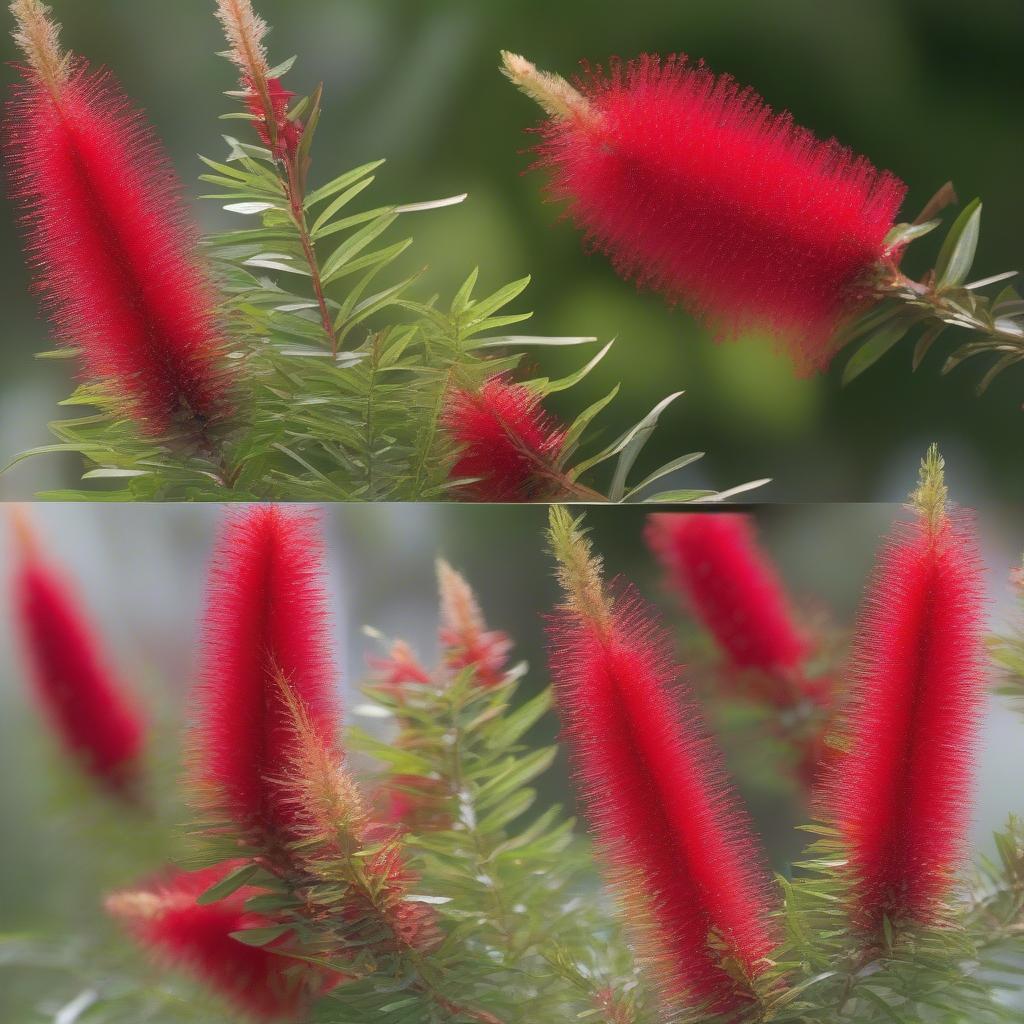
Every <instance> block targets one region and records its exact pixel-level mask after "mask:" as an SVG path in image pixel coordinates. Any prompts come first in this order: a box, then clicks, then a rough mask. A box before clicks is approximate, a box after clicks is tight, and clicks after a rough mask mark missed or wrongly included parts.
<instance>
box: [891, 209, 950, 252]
mask: <svg viewBox="0 0 1024 1024" xmlns="http://www.w3.org/2000/svg"><path fill="white" fill-rule="evenodd" d="M941 223H942V220H941V218H938V217H937V218H936V219H935V220H929V221H925V222H924V223H923V224H897V225H896V226H895V227H894V228H893V229H892V230H891V231H890V232H889V234H887V235H886V236H885V242H884V243H883V244H884V245H885V247H886V248H887V249H893V248H895V247H896V246H897V245H908V244H909V243H910V242H912V241H914V239H915V238H921V237H923V236H924V235H927V234H929V233H930V232H932V231H934V230H935V229H936V228H937V227H938V226H939V225H940V224H941Z"/></svg>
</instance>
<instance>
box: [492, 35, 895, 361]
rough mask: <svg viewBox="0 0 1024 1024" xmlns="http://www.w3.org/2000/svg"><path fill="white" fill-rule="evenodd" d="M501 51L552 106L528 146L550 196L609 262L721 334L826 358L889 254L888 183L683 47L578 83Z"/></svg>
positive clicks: (510, 71) (522, 83)
mask: <svg viewBox="0 0 1024 1024" xmlns="http://www.w3.org/2000/svg"><path fill="white" fill-rule="evenodd" d="M504 60H505V65H504V70H505V73H506V75H507V76H508V77H509V78H510V79H511V80H512V81H513V82H514V83H515V84H516V85H517V86H519V87H520V88H521V89H522V90H523V91H524V92H525V93H527V95H529V96H531V97H532V98H533V99H535V100H536V101H538V102H539V103H540V104H541V106H542V107H544V109H545V110H546V111H547V113H548V114H549V118H548V120H547V121H546V122H545V123H544V125H543V126H542V128H541V129H540V132H541V143H540V145H539V147H538V154H539V164H540V166H543V167H546V168H548V169H549V170H550V173H551V184H550V194H551V196H552V197H553V198H554V199H556V200H567V201H568V213H569V215H570V217H571V218H572V220H573V221H574V223H575V224H576V225H577V227H579V228H580V229H581V230H582V231H583V232H584V234H585V236H586V240H587V242H588V244H589V245H591V246H592V247H594V248H596V249H598V250H600V251H601V252H603V253H605V254H606V255H607V256H608V257H609V258H610V259H611V261H612V263H613V265H614V267H615V269H616V270H617V271H618V273H620V274H621V275H623V276H624V277H627V278H631V279H633V280H635V281H636V282H637V284H638V285H640V286H642V287H649V288H652V289H654V290H655V291H657V292H660V293H661V294H662V295H663V296H665V297H666V298H667V299H668V300H669V301H670V302H672V303H677V302H678V303H681V304H683V305H684V306H685V307H686V308H687V309H688V310H689V311H690V312H692V313H693V314H695V315H696V316H698V317H700V318H702V319H703V320H705V321H706V322H707V323H708V324H709V325H710V326H711V327H712V328H713V329H714V330H715V331H716V333H718V334H720V335H723V336H734V335H737V334H739V333H740V332H743V331H747V330H751V329H757V330H765V331H768V332H770V333H772V334H774V335H776V336H778V337H780V338H783V339H785V340H786V342H787V347H788V349H789V351H790V353H791V355H792V357H793V359H794V362H795V363H796V364H797V366H798V367H799V368H801V369H803V370H808V371H809V370H815V369H820V368H822V367H824V366H825V365H827V364H828V362H829V360H830V358H831V356H832V355H833V354H834V353H833V350H832V348H831V347H830V344H829V340H830V337H831V336H832V335H833V333H834V331H835V328H836V326H837V324H838V322H839V321H840V320H841V319H842V318H843V317H844V316H845V315H846V314H847V313H849V312H850V311H851V310H852V308H853V307H855V306H857V305H858V304H859V302H860V301H861V300H862V299H863V298H864V296H865V293H866V291H867V290H868V288H869V285H870V277H871V275H872V271H873V268H874V267H875V265H876V264H878V263H879V262H880V261H883V260H885V259H886V258H888V255H889V254H888V253H887V251H886V247H885V236H886V235H887V233H888V232H889V230H890V229H891V228H892V226H893V221H894V219H895V216H896V213H897V211H898V209H899V206H900V203H901V202H902V201H903V196H904V194H905V191H906V189H905V186H904V185H903V184H902V183H901V182H900V181H899V180H898V179H897V178H895V177H894V176H893V175H891V174H889V173H887V172H886V173H880V172H878V171H877V170H876V169H875V168H874V167H872V166H871V164H870V163H869V162H868V161H867V160H866V159H864V158H863V157H857V156H855V155H854V154H853V153H851V152H850V151H849V150H848V149H845V148H844V147H842V146H840V145H839V144H838V143H837V142H836V141H835V140H830V141H828V142H820V141H818V140H817V139H815V138H814V136H813V135H812V134H811V133H810V132H809V131H807V130H806V129H803V128H800V127H798V126H797V125H795V124H794V123H793V121H792V118H791V117H790V116H789V115H788V114H781V115H779V114H774V113H772V111H771V110H770V109H769V108H768V106H767V105H766V104H765V103H764V102H763V100H762V99H761V98H760V97H759V96H757V95H756V94H755V93H754V92H753V91H752V90H751V89H744V88H742V87H741V86H740V85H738V84H737V83H736V82H735V81H734V80H733V79H732V78H730V77H729V76H727V75H721V76H715V75H714V74H712V72H711V71H710V70H708V68H706V67H705V66H704V64H703V63H697V64H692V63H690V62H689V61H688V59H687V58H686V57H685V56H682V55H679V56H671V57H668V58H665V59H661V58H658V57H655V56H649V55H647V56H643V57H640V58H639V59H637V60H635V61H632V62H630V63H628V64H626V65H621V64H620V63H618V62H613V63H612V65H611V67H610V69H609V72H608V73H607V75H605V74H602V72H601V70H600V69H597V70H595V71H589V70H588V71H587V72H586V73H585V75H584V77H583V78H582V79H579V80H577V81H576V83H575V87H574V86H572V85H570V84H569V83H568V82H566V81H565V80H564V79H561V78H559V77H558V76H556V75H550V74H546V73H544V72H539V71H538V70H537V69H536V68H535V67H534V66H533V65H532V64H531V63H530V62H529V61H527V60H525V59H524V58H522V57H518V56H516V55H514V54H505V55H504Z"/></svg>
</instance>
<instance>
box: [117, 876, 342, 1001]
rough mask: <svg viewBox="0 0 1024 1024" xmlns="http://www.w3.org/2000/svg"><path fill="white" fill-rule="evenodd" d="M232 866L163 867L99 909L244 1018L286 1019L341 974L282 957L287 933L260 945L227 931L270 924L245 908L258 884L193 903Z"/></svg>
mask: <svg viewBox="0 0 1024 1024" xmlns="http://www.w3.org/2000/svg"><path fill="white" fill-rule="evenodd" d="M236 866H238V865H237V864H235V863H225V864H219V865H217V866H216V867H212V868H206V869H204V870H202V871H190V872H171V873H168V875H167V876H166V877H164V878H163V879H161V880H159V881H157V882H155V883H153V884H152V885H150V886H147V887H145V888H144V889H142V890H140V891H137V892H123V893H115V894H114V895H112V896H110V897H108V900H107V909H108V911H109V912H110V913H111V914H112V915H113V916H114V917H116V918H118V919H119V920H120V921H121V922H122V923H123V924H124V925H125V927H126V928H127V929H128V930H129V931H130V932H131V933H132V934H133V935H134V936H135V938H136V939H137V940H138V941H139V943H140V944H141V945H142V946H144V947H145V948H146V950H147V951H148V952H149V954H150V955H151V956H152V957H153V958H154V959H155V960H156V961H157V962H158V963H160V964H163V965H166V966H167V967H169V968H172V969H181V970H184V971H186V972H188V973H190V974H191V975H193V976H194V977H195V978H196V979H197V980H198V981H200V982H202V983H203V984H204V985H206V986H207V987H208V988H209V989H210V990H211V991H212V992H215V993H216V994H217V995H218V996H220V997H221V998H222V999H224V1000H226V1001H227V1002H228V1003H230V1004H231V1005H232V1006H234V1007H235V1008H236V1010H238V1011H239V1012H241V1013H243V1014H245V1015H246V1016H247V1017H249V1018H252V1019H254V1020H259V1021H294V1020H295V1019H296V1018H297V1017H298V1016H299V1014H300V1013H301V1012H302V1011H303V1009H304V1008H305V1007H306V1006H307V1005H308V1004H309V1003H310V1002H311V1001H312V1000H313V999H314V998H315V997H316V996H318V995H322V994H323V993H325V992H327V991H329V990H330V989H331V988H333V987H334V986H335V985H337V984H339V983H340V982H341V981H343V980H344V977H343V976H342V975H340V974H333V973H330V974H329V973H328V972H326V971H324V970H321V969H319V968H313V967H310V966H309V965H307V964H306V963H304V962H303V961H300V960H295V959H291V958H289V957H288V955H287V941H288V934H287V933H285V934H284V935H283V936H281V938H279V939H277V940H275V941H274V942H273V943H271V944H269V945H267V946H250V945H246V944H245V943H243V942H240V941H239V940H238V939H236V938H233V937H232V933H234V932H241V931H248V930H249V929H252V928H268V927H273V926H274V925H275V924H276V922H275V921H273V920H272V919H270V918H267V917H264V916H263V915H260V914H254V913H250V912H248V911H246V909H245V902H246V900H247V899H249V898H250V897H251V896H255V895H258V894H259V892H260V890H258V889H253V888H249V887H243V888H241V889H238V890H236V891H235V892H233V893H232V894H231V895H230V896H227V897H226V898H224V899H222V900H219V901H218V902H216V903H212V904H209V905H206V906H202V905H200V904H199V903H197V902H196V900H197V898H198V897H199V896H201V895H202V894H203V893H204V892H206V890H207V889H209V888H211V887H212V886H213V885H215V884H216V883H217V882H218V881H220V880H221V879H222V878H223V877H224V876H225V875H226V874H227V873H228V871H230V870H231V869H233V868H235V867H236Z"/></svg>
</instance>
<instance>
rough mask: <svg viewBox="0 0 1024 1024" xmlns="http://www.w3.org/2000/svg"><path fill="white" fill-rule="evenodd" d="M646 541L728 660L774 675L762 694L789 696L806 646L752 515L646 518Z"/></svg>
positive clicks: (782, 699) (778, 699)
mask: <svg viewBox="0 0 1024 1024" xmlns="http://www.w3.org/2000/svg"><path fill="white" fill-rule="evenodd" d="M647 541H648V543H649V545H650V547H651V549H652V550H653V551H654V553H655V554H656V555H657V557H658V558H659V560H660V561H661V563H662V565H663V566H664V568H665V570H666V572H667V574H668V577H669V582H670V584H671V586H672V588H673V589H674V590H675V591H676V592H677V594H678V595H679V596H680V597H681V598H682V600H683V601H684V603H685V604H686V606H687V607H688V608H689V609H690V610H691V611H692V613H693V614H694V615H695V616H696V618H697V619H698V620H699V621H700V622H701V623H702V625H703V626H704V627H705V628H706V629H707V630H708V632H710V633H711V635H712V636H713V637H714V638H715V641H716V642H717V644H718V646H719V648H720V649H721V650H722V652H723V654H724V655H725V657H726V658H727V660H728V662H729V665H730V666H731V667H732V668H733V669H735V670H737V671H741V672H742V671H749V670H756V671H758V672H760V673H764V674H765V675H767V676H770V677H774V679H775V680H776V681H777V682H778V685H776V686H772V687H771V688H770V692H768V693H766V694H765V696H766V697H767V698H768V699H770V700H771V701H772V702H773V703H776V704H779V705H787V704H791V703H794V702H795V699H796V698H797V697H798V696H799V692H798V691H799V689H800V686H801V669H802V666H803V663H804V661H805V659H806V658H807V656H808V655H809V654H810V651H811V645H810V643H809V642H808V639H807V637H806V636H804V635H803V634H802V633H801V632H800V630H799V629H798V628H797V626H796V624H795V622H794V620H793V614H792V611H791V610H790V605H789V600H788V598H787V596H786V594H785V591H784V590H783V587H782V582H781V581H780V579H779V577H778V574H777V573H776V571H775V568H774V567H773V566H772V564H771V562H769V560H768V557H767V555H766V554H765V553H764V552H763V551H762V550H761V549H760V548H759V547H758V544H757V540H756V538H755V535H754V528H753V524H752V521H751V520H750V518H749V517H748V516H745V515H739V514H736V513H725V514H721V515H710V514H702V515H687V514H675V513H662V514H658V515H653V516H651V517H650V521H649V525H648V528H647Z"/></svg>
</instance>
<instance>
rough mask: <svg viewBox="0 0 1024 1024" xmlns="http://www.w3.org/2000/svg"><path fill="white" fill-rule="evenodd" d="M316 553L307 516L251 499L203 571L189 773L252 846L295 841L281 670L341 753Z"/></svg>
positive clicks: (289, 723) (289, 728) (290, 737)
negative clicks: (200, 659) (200, 664)
mask: <svg viewBox="0 0 1024 1024" xmlns="http://www.w3.org/2000/svg"><path fill="white" fill-rule="evenodd" d="M322 561H323V546H322V541H321V538H320V536H319V533H318V527H317V522H316V518H315V516H314V515H311V514H309V513H306V512H299V511H286V510H285V509H282V508H277V507H274V506H265V507H252V508H249V509H246V510H244V511H242V512H234V513H232V514H231V515H230V517H229V519H228V520H227V523H226V524H225V527H224V529H223V531H222V533H221V537H220V542H219V544H218V548H217V552H216V554H215V556H214V560H213V564H212V569H211V572H210V580H209V586H208V599H207V612H206V621H205V636H204V646H205V654H204V669H203V677H202V682H201V685H200V686H199V689H198V710H197V714H196V725H195V730H194V740H193V766H194V768H193V770H194V777H195V781H196V784H197V785H198V787H199V789H200V792H201V798H202V801H203V802H204V803H206V804H209V805H210V806H211V807H212V808H213V809H215V810H216V811H217V812H218V813H221V814H224V815H226V816H228V817H229V818H230V819H231V820H232V821H233V822H234V823H235V825H236V826H238V827H239V828H241V829H242V830H243V831H244V832H246V833H247V834H248V835H249V837H250V838H251V839H252V840H253V841H255V842H257V843H270V844H272V845H273V844H274V842H275V841H276V840H282V839H283V840H287V839H289V838H294V837H295V835H296V830H297V829H298V827H299V819H300V818H301V814H302V811H301V808H299V807H297V806H296V804H295V801H294V799H293V796H292V794H291V792H290V787H289V786H288V785H287V783H286V780H285V779H284V778H283V776H284V775H285V774H286V773H287V771H288V769H289V767H290V766H291V765H292V764H293V763H294V762H296V761H297V760H299V759H300V756H301V753H302V752H301V751H300V750H299V749H298V744H299V738H298V737H297V734H296V731H295V727H294V715H293V712H292V709H291V708H289V707H288V704H287V702H286V700H285V699H284V695H283V693H282V690H281V685H282V684H281V680H282V679H283V680H284V681H285V684H286V685H287V686H288V687H289V689H290V691H291V693H292V694H293V695H294V697H295V699H296V701H297V702H298V705H299V707H300V708H301V709H302V712H303V714H304V715H305V717H306V719H307V721H308V724H309V728H310V729H311V730H312V732H313V733H314V734H315V737H316V739H317V741H318V742H319V744H320V745H321V746H322V747H323V749H324V750H325V751H327V752H328V754H329V755H332V756H333V757H334V761H335V763H340V760H341V757H340V753H339V752H338V749H337V742H338V741H337V733H338V726H339V720H338V719H339V716H338V706H337V701H336V698H335V692H334V685H335V670H334V666H333V662H332V657H331V650H330V643H329V640H328V615H327V597H326V592H325V588H324V582H323V566H322Z"/></svg>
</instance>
